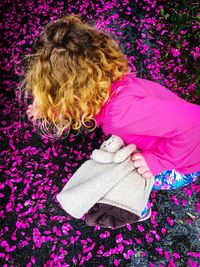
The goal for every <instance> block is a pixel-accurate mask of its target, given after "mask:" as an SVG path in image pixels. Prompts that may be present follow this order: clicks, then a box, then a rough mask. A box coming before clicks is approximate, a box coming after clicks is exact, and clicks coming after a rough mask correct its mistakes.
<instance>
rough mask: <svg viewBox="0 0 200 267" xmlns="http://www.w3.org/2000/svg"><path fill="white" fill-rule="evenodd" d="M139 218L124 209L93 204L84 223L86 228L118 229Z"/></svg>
mask: <svg viewBox="0 0 200 267" xmlns="http://www.w3.org/2000/svg"><path fill="white" fill-rule="evenodd" d="M139 218H140V217H139V216H138V215H136V214H134V213H132V212H129V211H126V210H124V209H121V208H118V207H115V206H112V205H108V204H103V203H97V204H95V205H94V206H93V207H92V208H91V209H90V210H89V211H88V213H87V215H86V221H85V223H86V224H87V225H88V226H100V227H102V228H107V227H110V228H113V229H117V228H120V227H122V226H124V225H126V224H127V223H129V224H131V223H134V222H137V221H138V219H139Z"/></svg>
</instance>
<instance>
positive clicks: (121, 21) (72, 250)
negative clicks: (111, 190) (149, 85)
mask: <svg viewBox="0 0 200 267" xmlns="http://www.w3.org/2000/svg"><path fill="white" fill-rule="evenodd" d="M1 5H2V7H1V9H2V10H3V14H2V18H3V20H2V21H3V22H2V23H1V28H2V30H3V31H2V32H3V37H4V38H3V40H2V46H1V52H2V57H1V68H2V76H3V83H2V84H3V89H2V90H1V92H0V102H1V107H2V108H3V112H2V116H1V122H0V123H1V135H0V138H1V150H0V156H1V163H0V168H1V183H0V206H1V209H0V218H1V222H0V225H1V228H0V262H1V264H0V266H3V267H8V266H9V267H10V266H11V267H17V266H20V267H22V266H26V267H32V266H39V267H40V266H44V267H49V266H55V267H57V266H63V267H73V266H84V267H87V266H89V267H91V266H92V267H94V266H98V267H107V266H120V267H123V266H126V267H129V266H130V267H131V266H134V267H135V266H136V267H137V266H138V267H146V266H150V267H166V266H169V267H176V266H181V267H184V266H193V267H197V266H199V263H200V253H199V251H200V244H199V238H200V220H199V212H200V203H198V201H197V195H198V194H199V192H200V186H199V181H197V182H195V183H191V184H190V185H188V186H185V187H183V188H180V189H176V190H172V191H164V190H163V191H155V192H153V193H152V194H151V205H152V210H153V212H152V216H151V218H150V219H149V220H147V221H144V222H141V223H137V224H134V225H128V224H127V225H126V226H125V227H123V228H120V229H117V230H110V229H108V230H106V229H103V228H100V227H89V226H87V225H86V224H85V221H84V220H85V218H84V216H83V217H82V218H81V219H80V220H78V219H75V218H73V217H71V216H69V215H68V214H67V213H66V212H65V211H64V210H63V209H62V208H61V207H60V205H59V204H58V201H57V200H56V195H57V194H58V193H59V192H60V191H61V189H62V188H63V186H64V185H65V184H66V182H67V181H68V179H70V177H71V176H72V174H73V173H74V172H75V171H76V170H77V169H78V168H79V166H80V165H81V164H82V163H83V162H84V161H85V160H87V159H89V156H90V154H91V152H92V150H93V149H95V148H99V146H100V144H101V142H103V138H104V137H105V135H104V133H103V132H102V131H101V129H96V130H95V131H94V132H93V133H88V132H86V131H83V132H81V133H80V134H79V135H75V134H74V133H73V132H71V134H70V135H69V136H68V137H66V138H65V139H64V138H61V139H60V140H53V139H47V138H45V137H41V136H40V135H39V134H38V132H37V130H36V129H35V128H34V127H33V126H32V125H31V124H30V122H29V121H28V119H27V117H26V114H25V111H26V108H27V104H29V103H24V102H23V100H22V99H20V94H19V90H18V86H19V84H20V79H21V77H22V75H23V62H22V57H23V55H24V54H28V53H30V52H31V51H32V46H33V41H34V39H35V38H36V37H37V35H38V34H39V33H40V32H41V31H42V29H43V26H44V25H45V24H46V23H48V22H49V21H50V20H55V19H58V18H60V17H61V16H63V15H65V14H66V13H68V14H69V13H74V14H79V15H81V16H82V17H83V18H84V19H85V20H88V21H91V22H93V23H95V25H96V27H99V28H104V29H106V30H107V32H109V33H110V34H111V35H112V36H113V37H114V38H115V39H116V40H117V41H118V43H119V45H120V46H121V48H122V50H123V52H124V53H125V54H126V55H127V56H128V58H129V59H130V65H131V66H132V68H133V70H135V71H137V73H138V75H137V76H138V77H143V78H148V79H151V80H154V81H157V82H159V83H160V84H162V85H164V86H166V87H167V88H169V89H170V90H172V91H174V92H175V93H177V94H178V95H180V96H181V97H183V98H184V99H186V100H187V101H189V102H192V103H196V104H200V103H199V99H200V97H199V96H200V88H199V86H198V82H199V74H198V70H197V69H198V68H197V66H198V62H199V52H200V49H199V47H198V46H197V43H198V39H197V36H198V30H199V26H198V25H199V24H198V18H197V16H198V15H199V14H198V12H197V5H198V4H197V1H196V2H195V1H183V0H182V1H178V0H177V1H157V0H142V1H138V0H134V1H131V0H124V1H115V0H114V1H104V0H102V1H80V0H77V1H60V0H58V1H53V0H49V1H42V0H41V1H33V0H30V1H29V0H26V1H20V0H16V1H15V2H14V1H12V2H11V1H10V0H7V1H4V3H3V4H1Z"/></svg>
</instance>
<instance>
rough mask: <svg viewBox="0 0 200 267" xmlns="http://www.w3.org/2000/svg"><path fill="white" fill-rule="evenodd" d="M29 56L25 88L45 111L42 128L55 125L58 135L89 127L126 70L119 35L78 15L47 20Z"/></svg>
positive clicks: (41, 110)
mask: <svg viewBox="0 0 200 267" xmlns="http://www.w3.org/2000/svg"><path fill="white" fill-rule="evenodd" d="M27 57H28V58H29V61H28V65H27V71H26V73H25V78H24V80H23V84H24V85H25V87H24V89H25V90H27V91H28V92H29V93H30V94H31V95H32V97H33V99H34V102H35V103H36V109H37V112H38V113H39V114H42V115H43V118H42V121H41V124H42V127H41V128H44V125H45V128H46V125H47V123H48V125H51V126H52V125H53V126H54V127H55V129H56V132H57V133H56V136H57V137H60V136H61V135H62V133H63V131H64V130H66V129H69V130H70V128H72V129H74V130H79V129H80V128H81V127H82V126H84V127H86V128H88V127H89V126H87V123H88V122H91V120H92V118H93V117H94V116H95V115H97V114H98V113H99V111H100V109H101V107H102V105H103V104H104V103H105V102H106V101H107V100H108V98H109V93H110V85H111V83H112V82H113V81H115V80H118V79H119V78H120V77H122V76H123V75H124V74H125V73H127V72H128V62H127V58H126V56H125V55H123V53H122V52H121V49H120V47H119V46H118V45H117V43H116V42H115V40H114V39H113V38H112V37H111V36H109V35H108V34H107V33H105V32H103V31H100V30H97V29H95V28H94V27H92V26H90V25H88V24H86V23H83V22H82V21H81V19H80V17H79V16H78V15H71V16H70V15H68V16H64V17H62V18H61V19H58V20H57V21H55V22H50V23H48V24H47V25H46V26H45V27H44V30H43V32H42V34H41V35H40V36H39V38H38V39H37V41H36V43H35V46H34V53H33V54H31V55H28V56H27ZM94 128H95V127H94ZM46 129H47V128H46ZM54 131H55V130H54Z"/></svg>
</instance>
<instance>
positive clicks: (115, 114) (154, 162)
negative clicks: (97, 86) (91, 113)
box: [107, 92, 200, 175]
mask: <svg viewBox="0 0 200 267" xmlns="http://www.w3.org/2000/svg"><path fill="white" fill-rule="evenodd" d="M199 118H200V106H198V105H195V104H192V103H189V102H183V101H177V100H161V99H159V98H157V97H155V96H147V97H135V96H133V95H125V94H124V93H122V92H121V95H120V94H119V95H118V97H115V99H114V101H112V103H111V104H110V106H109V107H108V109H107V120H108V124H109V127H110V132H112V133H113V134H116V135H119V136H120V137H121V138H122V139H123V137H125V136H126V135H130V134H133V135H143V136H144V138H145V136H158V137H163V139H164V140H165V142H164V141H163V143H159V144H158V146H159V147H158V149H157V150H156V151H157V154H156V153H155V151H145V150H144V151H142V152H143V155H144V158H145V160H146V161H147V164H148V166H149V168H150V169H151V171H152V173H153V174H154V175H157V174H159V173H160V172H162V171H164V170H171V169H175V168H178V167H180V168H181V165H182V164H183V166H184V164H185V160H184V158H185V157H186V155H187V154H188V153H190V151H191V140H190V139H189V138H188V136H185V135H184V132H185V131H187V130H189V129H191V128H193V127H194V126H195V125H198V124H199V123H200V119H199ZM191 138H192V136H191ZM192 149H194V147H193V148H192ZM159 151H160V152H159Z"/></svg>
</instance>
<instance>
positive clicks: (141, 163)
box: [131, 152, 153, 178]
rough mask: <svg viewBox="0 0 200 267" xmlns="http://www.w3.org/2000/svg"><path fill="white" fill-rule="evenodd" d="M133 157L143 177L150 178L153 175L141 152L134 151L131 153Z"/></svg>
mask: <svg viewBox="0 0 200 267" xmlns="http://www.w3.org/2000/svg"><path fill="white" fill-rule="evenodd" d="M131 159H132V160H133V161H134V166H135V167H136V168H137V172H138V173H139V174H141V175H142V177H143V178H150V177H151V176H152V175H153V173H152V172H151V171H150V169H149V167H148V165H147V163H146V161H145V159H144V157H143V155H142V153H141V152H134V153H133V154H132V155H131Z"/></svg>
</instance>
